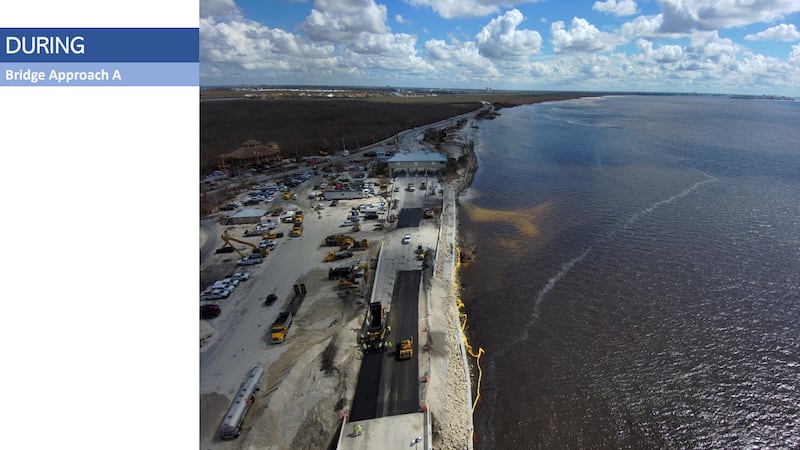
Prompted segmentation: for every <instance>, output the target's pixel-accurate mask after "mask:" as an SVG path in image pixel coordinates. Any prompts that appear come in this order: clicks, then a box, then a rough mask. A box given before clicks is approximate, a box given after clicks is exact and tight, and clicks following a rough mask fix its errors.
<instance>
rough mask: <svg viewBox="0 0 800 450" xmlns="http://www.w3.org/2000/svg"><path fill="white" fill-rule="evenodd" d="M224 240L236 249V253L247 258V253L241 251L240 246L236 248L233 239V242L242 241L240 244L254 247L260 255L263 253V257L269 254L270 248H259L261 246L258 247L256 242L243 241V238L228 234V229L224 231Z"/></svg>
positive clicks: (254, 251) (254, 250) (255, 251)
mask: <svg viewBox="0 0 800 450" xmlns="http://www.w3.org/2000/svg"><path fill="white" fill-rule="evenodd" d="M222 240H223V241H225V243H226V244H228V245H229V246H231V247H232V248H233V249H234V250H236V253H238V254H239V256H241V257H242V258H246V257H247V255H246V254H244V253H242V251H241V250H239V249H238V248H236V246H235V245H233V244H232V243H231V241H233V242H238V243H240V244H244V245H247V246H250V247H253V253H258V254H259V255H261V256H262V257H264V256H267V255H269V249H266V248H259V247H258V246H257V245H256V244H253V243H252V242H247V241H242V240H239V239H236V238H235V237H231V236H230V235H229V234H228V231H227V230H225V232H224V233H222Z"/></svg>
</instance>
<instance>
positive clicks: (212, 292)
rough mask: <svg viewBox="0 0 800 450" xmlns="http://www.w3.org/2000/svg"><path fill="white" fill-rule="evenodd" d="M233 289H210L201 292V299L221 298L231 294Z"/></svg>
mask: <svg viewBox="0 0 800 450" xmlns="http://www.w3.org/2000/svg"><path fill="white" fill-rule="evenodd" d="M231 292H233V291H232V290H231V289H222V288H217V289H209V290H208V291H206V292H204V293H202V294H200V300H221V299H224V298H228V297H230V296H231Z"/></svg>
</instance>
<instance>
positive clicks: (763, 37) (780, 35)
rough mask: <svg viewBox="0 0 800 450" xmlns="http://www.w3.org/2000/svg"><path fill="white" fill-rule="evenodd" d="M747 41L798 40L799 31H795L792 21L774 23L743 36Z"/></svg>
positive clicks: (799, 36) (799, 38) (799, 37)
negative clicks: (764, 28)
mask: <svg viewBox="0 0 800 450" xmlns="http://www.w3.org/2000/svg"><path fill="white" fill-rule="evenodd" d="M744 38H745V39H746V40H748V41H784V42H792V41H798V40H800V32H798V31H797V28H795V26H794V24H793V23H790V24H785V23H782V24H780V25H775V26H774V27H770V28H767V29H766V30H764V31H759V32H758V33H756V34H748V35H747V36H745V37H744Z"/></svg>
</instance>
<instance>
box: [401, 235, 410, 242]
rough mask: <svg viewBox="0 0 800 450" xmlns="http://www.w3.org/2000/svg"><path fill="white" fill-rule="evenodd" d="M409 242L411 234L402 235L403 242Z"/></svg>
mask: <svg viewBox="0 0 800 450" xmlns="http://www.w3.org/2000/svg"><path fill="white" fill-rule="evenodd" d="M410 243H411V235H410V234H407V235H405V236H403V244H410Z"/></svg>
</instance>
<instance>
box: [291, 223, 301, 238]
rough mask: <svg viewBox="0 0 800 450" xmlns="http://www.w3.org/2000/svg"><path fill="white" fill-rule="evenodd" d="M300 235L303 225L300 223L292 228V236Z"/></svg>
mask: <svg viewBox="0 0 800 450" xmlns="http://www.w3.org/2000/svg"><path fill="white" fill-rule="evenodd" d="M302 235H303V224H302V223H296V224H294V226H293V227H292V236H293V237H299V236H302Z"/></svg>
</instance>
